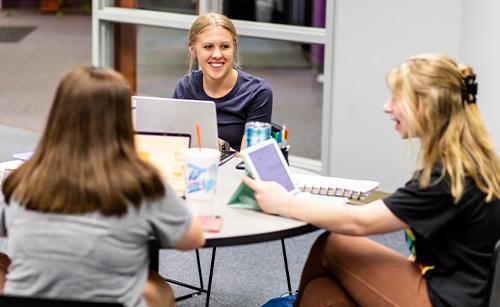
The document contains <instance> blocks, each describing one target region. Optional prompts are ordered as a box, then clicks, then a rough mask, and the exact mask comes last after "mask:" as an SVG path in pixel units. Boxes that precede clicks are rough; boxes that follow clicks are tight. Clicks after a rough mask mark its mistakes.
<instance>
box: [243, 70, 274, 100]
mask: <svg viewBox="0 0 500 307" xmlns="http://www.w3.org/2000/svg"><path fill="white" fill-rule="evenodd" d="M238 82H239V86H240V88H241V90H243V91H250V92H253V93H256V94H258V95H265V96H272V95H273V92H272V89H271V86H270V85H269V82H268V81H267V80H266V79H263V78H260V77H257V76H254V75H251V74H249V73H247V72H245V71H243V70H238Z"/></svg>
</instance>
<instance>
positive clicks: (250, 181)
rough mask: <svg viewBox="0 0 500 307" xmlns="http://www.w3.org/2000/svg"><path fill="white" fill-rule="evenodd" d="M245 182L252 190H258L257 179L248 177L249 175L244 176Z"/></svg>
mask: <svg viewBox="0 0 500 307" xmlns="http://www.w3.org/2000/svg"><path fill="white" fill-rule="evenodd" d="M243 182H244V183H245V184H246V185H247V186H248V187H249V188H250V189H252V190H254V191H255V190H256V189H257V182H255V180H253V179H252V178H250V177H248V176H245V177H243Z"/></svg>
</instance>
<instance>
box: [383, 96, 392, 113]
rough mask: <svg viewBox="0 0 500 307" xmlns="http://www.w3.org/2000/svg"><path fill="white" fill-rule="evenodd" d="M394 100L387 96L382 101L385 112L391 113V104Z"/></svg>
mask: <svg viewBox="0 0 500 307" xmlns="http://www.w3.org/2000/svg"><path fill="white" fill-rule="evenodd" d="M393 103H394V101H392V98H389V99H388V100H387V101H386V102H385V103H384V112H385V113H392V104H393Z"/></svg>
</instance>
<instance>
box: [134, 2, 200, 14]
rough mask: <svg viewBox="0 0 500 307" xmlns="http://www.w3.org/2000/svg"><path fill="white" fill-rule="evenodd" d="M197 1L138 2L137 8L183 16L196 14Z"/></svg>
mask: <svg viewBox="0 0 500 307" xmlns="http://www.w3.org/2000/svg"><path fill="white" fill-rule="evenodd" d="M197 5H198V1H197V0H189V1H186V0H181V1H179V0H162V1H157V0H137V8H138V9H142V10H152V11H163V12H170V13H181V14H196V12H197Z"/></svg>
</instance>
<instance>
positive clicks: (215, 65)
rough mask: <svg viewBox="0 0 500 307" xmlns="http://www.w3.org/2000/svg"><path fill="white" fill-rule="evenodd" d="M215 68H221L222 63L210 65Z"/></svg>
mask: <svg viewBox="0 0 500 307" xmlns="http://www.w3.org/2000/svg"><path fill="white" fill-rule="evenodd" d="M210 65H212V66H213V67H221V66H222V63H210Z"/></svg>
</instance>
